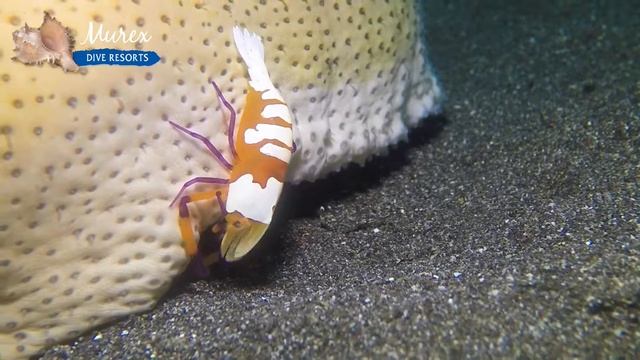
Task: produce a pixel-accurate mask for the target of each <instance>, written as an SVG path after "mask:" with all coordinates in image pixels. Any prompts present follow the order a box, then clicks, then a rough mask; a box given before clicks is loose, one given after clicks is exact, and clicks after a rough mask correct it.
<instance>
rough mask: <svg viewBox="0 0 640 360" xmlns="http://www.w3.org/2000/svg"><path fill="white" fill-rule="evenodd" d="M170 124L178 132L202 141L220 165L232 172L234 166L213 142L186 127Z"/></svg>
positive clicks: (171, 122)
mask: <svg viewBox="0 0 640 360" xmlns="http://www.w3.org/2000/svg"><path fill="white" fill-rule="evenodd" d="M169 123H170V124H171V126H173V127H174V128H175V129H176V130H179V131H182V132H183V133H185V134H187V135H189V136H191V137H194V138H196V139H198V140H200V141H201V142H202V143H203V144H204V146H206V147H207V149H209V151H210V152H211V154H213V156H214V157H215V158H216V159H217V160H218V161H219V162H220V164H222V166H224V167H225V168H226V169H227V170H231V168H232V165H231V164H230V163H229V162H228V161H227V159H225V158H224V156H222V153H221V152H220V150H218V148H216V147H215V146H214V145H213V144H212V143H211V141H209V139H207V138H206V137H204V136H202V135H200V134H198V133H196V132H193V131H191V130H189V129H187V128H185V127H182V126H180V125H178V124H176V123H174V122H173V121H169Z"/></svg>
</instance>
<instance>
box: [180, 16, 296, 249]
mask: <svg viewBox="0 0 640 360" xmlns="http://www.w3.org/2000/svg"><path fill="white" fill-rule="evenodd" d="M233 35H234V40H235V43H236V47H237V48H238V51H239V53H240V55H241V57H242V59H243V60H244V62H245V64H246V65H247V68H248V71H249V77H250V81H249V89H248V93H247V98H246V102H245V107H244V110H243V112H242V118H241V119H240V122H239V124H238V129H237V132H236V135H235V141H234V135H233V134H234V127H235V126H234V125H235V111H234V110H233V108H232V107H231V105H230V104H229V103H228V102H227V101H226V99H225V98H224V96H223V95H222V92H221V91H220V89H219V88H218V86H217V85H216V84H215V83H213V85H214V87H215V89H216V92H217V94H218V98H219V99H220V101H221V102H222V103H223V104H224V105H225V107H227V109H229V111H230V112H231V118H230V121H229V129H230V131H229V145H230V147H231V149H232V153H233V155H234V158H233V161H232V162H231V163H229V162H227V161H226V159H225V158H224V157H223V156H222V154H221V153H220V151H219V150H218V149H216V148H215V146H213V144H211V142H209V140H207V139H206V138H204V137H203V136H202V135H199V134H197V133H194V132H192V131H190V130H187V129H185V128H183V127H181V126H179V125H177V124H175V123H173V122H172V123H171V124H172V125H173V126H174V127H175V128H176V129H178V130H180V131H182V132H184V133H186V134H188V135H190V136H192V137H194V138H196V139H198V140H200V141H201V142H202V143H203V144H204V145H205V146H206V147H207V148H208V149H209V151H210V152H211V153H212V154H213V155H214V156H215V157H216V158H217V159H218V160H219V161H220V163H221V164H222V166H224V167H225V168H227V169H228V170H229V178H228V179H219V178H209V177H197V178H194V179H191V180H189V181H187V182H186V183H185V184H184V185H183V187H182V189H181V190H180V192H179V193H178V195H177V196H176V198H175V199H174V203H175V201H176V200H179V226H180V232H181V235H182V238H183V240H184V242H185V250H186V252H187V254H188V255H190V256H193V255H196V254H197V250H198V249H197V244H196V241H195V237H194V234H193V230H192V226H191V220H190V216H189V209H188V207H187V204H188V203H190V202H193V201H198V200H203V199H212V198H217V199H218V203H219V205H220V207H221V209H222V210H223V211H224V212H225V213H226V215H225V222H226V225H227V226H226V232H225V235H224V237H223V239H222V243H221V246H220V250H221V255H222V256H223V257H224V259H225V260H227V261H235V260H238V259H240V258H241V257H242V256H244V255H245V254H246V253H248V252H249V251H250V250H251V249H253V247H254V246H255V245H256V244H257V243H258V242H259V241H260V239H261V238H262V236H263V235H264V233H265V232H266V230H267V228H268V227H269V224H270V223H271V219H272V217H273V211H274V208H275V206H276V203H277V202H278V198H279V197H280V193H281V192H282V187H283V186H284V181H285V177H286V173H287V168H288V165H289V160H290V159H291V154H292V153H293V151H294V145H293V128H292V118H291V114H290V112H289V108H288V106H287V105H286V103H285V102H284V100H283V99H282V96H281V95H280V93H279V92H278V90H277V89H276V88H275V87H274V86H273V83H272V82H271V80H270V78H269V74H268V72H267V68H266V66H265V64H264V48H263V46H262V41H261V39H260V37H259V36H257V35H255V34H252V33H250V32H248V31H247V30H245V29H240V28H238V27H234V29H233ZM198 183H208V184H215V185H219V186H220V187H219V190H217V191H209V192H199V193H193V194H189V195H182V194H183V192H184V191H185V190H186V189H187V188H188V187H189V186H191V185H193V184H198ZM172 204H173V203H172Z"/></svg>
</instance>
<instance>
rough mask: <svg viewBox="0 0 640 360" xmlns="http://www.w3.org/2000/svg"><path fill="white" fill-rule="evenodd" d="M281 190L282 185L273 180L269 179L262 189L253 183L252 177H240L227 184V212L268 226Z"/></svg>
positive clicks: (247, 175) (248, 175) (246, 175)
mask: <svg viewBox="0 0 640 360" xmlns="http://www.w3.org/2000/svg"><path fill="white" fill-rule="evenodd" d="M281 189H282V183H281V182H280V181H278V180H277V179H275V178H272V177H271V178H269V180H267V186H266V187H265V188H264V189H263V188H262V187H261V186H260V184H258V183H255V182H253V175H251V174H245V175H242V176H240V177H239V178H238V179H236V181H234V182H232V183H231V184H229V196H228V198H227V206H226V207H227V212H230V213H231V212H234V211H237V212H239V213H240V214H242V216H244V217H246V218H249V219H251V220H255V221H258V222H261V223H263V224H269V223H271V217H272V216H273V206H275V204H276V202H277V201H278V196H280V190H281ZM256 204H273V206H256Z"/></svg>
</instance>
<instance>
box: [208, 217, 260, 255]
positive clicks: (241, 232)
mask: <svg viewBox="0 0 640 360" xmlns="http://www.w3.org/2000/svg"><path fill="white" fill-rule="evenodd" d="M226 220H227V231H226V232H225V234H224V238H222V243H221V244H220V252H221V254H222V257H223V258H224V259H225V260H226V261H227V262H233V261H237V260H240V259H241V258H242V257H243V256H245V255H246V254H247V253H248V252H249V251H251V250H252V249H253V248H254V247H255V246H256V244H258V242H259V241H260V239H262V236H264V234H265V232H267V228H268V227H269V224H263V223H261V222H258V221H255V220H251V219H248V218H245V217H244V216H242V215H240V214H238V213H233V214H228V215H227V217H226Z"/></svg>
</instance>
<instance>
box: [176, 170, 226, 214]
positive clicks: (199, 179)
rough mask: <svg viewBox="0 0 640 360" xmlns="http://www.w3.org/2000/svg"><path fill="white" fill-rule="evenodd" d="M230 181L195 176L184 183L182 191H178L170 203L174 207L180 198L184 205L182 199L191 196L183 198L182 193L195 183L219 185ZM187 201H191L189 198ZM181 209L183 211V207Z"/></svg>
mask: <svg viewBox="0 0 640 360" xmlns="http://www.w3.org/2000/svg"><path fill="white" fill-rule="evenodd" d="M228 183H229V179H220V178H213V177H202V176H199V177H194V178H193V179H191V180H189V181H187V182H186V183H184V185H182V188H181V189H180V191H179V192H178V195H176V197H175V198H173V201H172V202H171V204H170V205H169V207H172V206H173V204H175V203H176V201H177V200H178V199H180V204H181V206H182V201H183V199H185V198H187V199H188V198H189V196H183V197H182V198H181V197H180V196H181V195H182V193H183V192H184V191H185V190H186V189H187V188H188V187H189V186H191V185H194V184H218V185H227V184H228ZM187 202H189V200H187ZM180 211H182V208H181V209H180Z"/></svg>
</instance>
